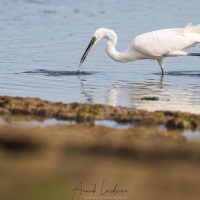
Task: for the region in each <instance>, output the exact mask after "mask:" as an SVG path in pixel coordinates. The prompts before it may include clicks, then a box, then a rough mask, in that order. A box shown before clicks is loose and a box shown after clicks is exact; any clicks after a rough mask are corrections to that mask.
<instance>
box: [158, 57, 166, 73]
mask: <svg viewBox="0 0 200 200" xmlns="http://www.w3.org/2000/svg"><path fill="white" fill-rule="evenodd" d="M157 61H158V64H159V65H160V68H161V70H162V76H164V75H165V69H164V64H163V59H157Z"/></svg>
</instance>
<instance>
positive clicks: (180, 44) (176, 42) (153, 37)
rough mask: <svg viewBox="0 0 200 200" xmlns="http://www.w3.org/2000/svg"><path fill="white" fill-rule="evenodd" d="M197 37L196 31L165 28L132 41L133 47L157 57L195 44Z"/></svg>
mask: <svg viewBox="0 0 200 200" xmlns="http://www.w3.org/2000/svg"><path fill="white" fill-rule="evenodd" d="M195 37H196V33H187V32H186V33H185V32H184V29H164V30H159V31H153V32H149V33H145V34H142V35H139V36H137V37H136V38H135V39H134V40H133V42H132V48H133V49H134V50H136V51H138V52H140V53H142V54H144V55H147V56H150V57H155V58H156V57H160V56H164V55H166V54H168V53H170V52H172V51H180V50H183V49H187V48H189V47H191V46H193V45H195V44H196V43H197V41H196V38H195Z"/></svg>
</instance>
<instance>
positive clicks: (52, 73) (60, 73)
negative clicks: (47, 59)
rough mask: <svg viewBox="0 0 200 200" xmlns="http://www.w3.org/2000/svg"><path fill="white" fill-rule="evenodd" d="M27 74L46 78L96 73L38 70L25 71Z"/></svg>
mask: <svg viewBox="0 0 200 200" xmlns="http://www.w3.org/2000/svg"><path fill="white" fill-rule="evenodd" d="M23 73H26V74H44V75H45V76H79V75H93V74H95V72H91V71H88V72H87V71H53V70H46V69H38V70H34V71H25V72H23Z"/></svg>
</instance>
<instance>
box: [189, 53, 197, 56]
mask: <svg viewBox="0 0 200 200" xmlns="http://www.w3.org/2000/svg"><path fill="white" fill-rule="evenodd" d="M188 56H200V53H188Z"/></svg>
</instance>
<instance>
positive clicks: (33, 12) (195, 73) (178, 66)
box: [0, 0, 200, 113]
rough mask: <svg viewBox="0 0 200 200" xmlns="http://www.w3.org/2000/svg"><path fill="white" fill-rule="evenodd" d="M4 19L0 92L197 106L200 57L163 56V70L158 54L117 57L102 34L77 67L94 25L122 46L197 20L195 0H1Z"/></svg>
mask: <svg viewBox="0 0 200 200" xmlns="http://www.w3.org/2000/svg"><path fill="white" fill-rule="evenodd" d="M0 19H1V24H0V36H1V37H0V44H1V45H0V95H11V96H23V97H39V98H42V99H45V100H50V101H62V102H65V103H70V102H81V103H103V104H109V105H113V106H118V105H120V106H126V107H136V108H140V109H147V110H161V109H163V110H180V111H188V112H193V113H200V58H198V57H179V58H167V59H165V61H164V63H165V69H166V75H165V77H164V78H162V77H161V70H160V67H159V66H158V64H157V62H156V61H149V60H146V61H136V62H131V63H116V62H114V61H112V60H111V59H110V58H109V57H108V56H107V55H106V53H105V50H104V49H105V47H104V46H105V41H102V42H101V43H99V44H98V45H97V46H96V47H95V48H94V49H93V50H92V52H91V53H90V54H89V55H88V57H87V59H86V61H85V62H84V64H83V66H82V67H81V73H80V74H76V71H77V69H78V65H79V61H80V58H81V57H82V54H83V53H84V51H85V48H86V47H87V45H88V43H89V41H90V39H91V37H92V34H93V32H94V31H95V30H96V29H97V28H99V27H106V28H110V29H113V30H115V31H116V33H117V34H118V44H117V50H118V51H124V50H125V49H126V48H127V47H128V45H129V43H130V41H131V40H132V38H133V37H134V36H136V35H138V34H140V33H144V32H148V31H152V30H157V29H162V28H171V27H183V26H185V25H186V24H187V23H188V22H192V23H194V24H198V23H200V20H199V19H200V12H199V1H198V0H191V1H181V0H174V1H173V2H172V1H159V0H155V1H154V3H153V4H152V2H150V1H148V0H142V1H129V2H125V1H122V0H119V1H117V3H116V1H115V0H110V1H106V0H102V1H97V0H96V1H81V0H77V1H72V0H67V1H65V0H17V1H16V0H10V1H7V0H2V1H0ZM189 51H190V52H200V49H199V48H198V47H194V48H192V49H190V50H189ZM144 97H158V98H159V100H158V101H144V100H141V99H142V98H144Z"/></svg>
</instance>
